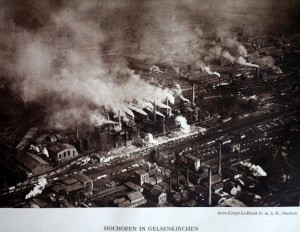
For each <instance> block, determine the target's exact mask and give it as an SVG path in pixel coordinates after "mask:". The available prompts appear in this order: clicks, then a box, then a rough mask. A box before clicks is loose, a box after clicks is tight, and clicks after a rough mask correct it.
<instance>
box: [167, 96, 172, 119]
mask: <svg viewBox="0 0 300 232" xmlns="http://www.w3.org/2000/svg"><path fill="white" fill-rule="evenodd" d="M167 106H169V99H168V98H167ZM167 115H168V116H169V115H171V114H170V113H169V109H168V108H167Z"/></svg>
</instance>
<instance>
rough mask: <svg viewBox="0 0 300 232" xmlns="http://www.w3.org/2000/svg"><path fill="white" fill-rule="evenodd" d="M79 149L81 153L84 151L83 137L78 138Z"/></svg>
mask: <svg viewBox="0 0 300 232" xmlns="http://www.w3.org/2000/svg"><path fill="white" fill-rule="evenodd" d="M77 149H78V151H79V152H80V153H81V152H83V143H82V139H77Z"/></svg>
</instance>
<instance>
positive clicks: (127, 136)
mask: <svg viewBox="0 0 300 232" xmlns="http://www.w3.org/2000/svg"><path fill="white" fill-rule="evenodd" d="M126 141H129V132H128V131H126Z"/></svg>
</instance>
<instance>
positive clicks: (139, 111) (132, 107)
mask: <svg viewBox="0 0 300 232" xmlns="http://www.w3.org/2000/svg"><path fill="white" fill-rule="evenodd" d="M128 108H129V109H131V110H133V111H135V112H137V113H139V114H142V115H145V116H147V115H148V114H147V113H146V112H145V111H143V110H142V109H140V108H138V107H136V106H133V105H129V106H128Z"/></svg>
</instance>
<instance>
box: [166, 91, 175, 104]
mask: <svg viewBox="0 0 300 232" xmlns="http://www.w3.org/2000/svg"><path fill="white" fill-rule="evenodd" d="M166 95H167V100H168V101H169V102H170V103H172V104H174V103H175V97H174V96H173V95H172V94H171V93H167V94H166Z"/></svg>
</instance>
